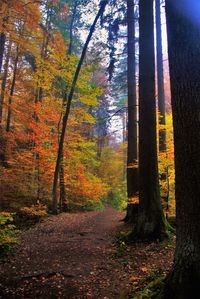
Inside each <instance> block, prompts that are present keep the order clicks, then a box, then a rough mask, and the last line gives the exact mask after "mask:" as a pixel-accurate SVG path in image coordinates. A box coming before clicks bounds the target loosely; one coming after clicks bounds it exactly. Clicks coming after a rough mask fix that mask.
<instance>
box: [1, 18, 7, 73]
mask: <svg viewBox="0 0 200 299" xmlns="http://www.w3.org/2000/svg"><path fill="white" fill-rule="evenodd" d="M8 18H9V17H8V16H6V17H4V18H3V20H2V29H3V30H2V32H1V33H0V74H1V69H2V65H3V57H4V51H5V43H6V34H5V32H4V31H5V25H6V23H7V22H8Z"/></svg>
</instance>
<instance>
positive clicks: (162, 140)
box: [156, 0, 166, 152]
mask: <svg viewBox="0 0 200 299" xmlns="http://www.w3.org/2000/svg"><path fill="white" fill-rule="evenodd" d="M156 46H157V84H158V110H159V113H160V115H159V124H160V125H161V126H164V125H165V124H166V122H165V90H164V74H163V51H162V30H161V11H160V0H156ZM159 150H160V151H161V152H165V151H166V130H165V128H162V127H161V128H160V129H159Z"/></svg>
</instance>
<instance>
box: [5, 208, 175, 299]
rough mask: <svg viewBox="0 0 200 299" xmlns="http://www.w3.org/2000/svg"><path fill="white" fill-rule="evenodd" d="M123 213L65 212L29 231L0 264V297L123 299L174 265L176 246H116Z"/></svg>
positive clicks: (119, 242) (155, 244)
mask: <svg viewBox="0 0 200 299" xmlns="http://www.w3.org/2000/svg"><path fill="white" fill-rule="evenodd" d="M123 217H124V214H123V213H121V212H118V211H116V210H114V209H113V208H111V207H106V209H105V210H103V211H92V212H81V213H70V214H68V213H63V214H60V215H59V216H52V217H50V218H48V219H47V220H45V221H44V222H43V223H41V224H39V225H36V226H35V227H34V228H31V229H29V230H27V231H25V232H24V233H23V234H22V236H21V242H20V245H19V246H17V248H16V249H15V252H14V253H12V254H10V255H8V257H7V258H6V259H5V260H4V261H2V262H1V264H0V298H3V299H4V298H9V299H12V298H20V299H23V298H26V299H30V298H40V299H43V298H47V299H51V298H52V299H59V298H60V299H61V298H66V299H87V298H88V299H89V298H92V299H119V298H120V299H124V298H131V296H130V293H132V294H133V293H134V292H135V291H136V290H137V289H138V288H139V286H140V285H141V282H142V281H144V280H148V278H149V277H152V276H153V275H154V273H156V272H159V271H161V272H162V273H163V272H166V271H168V269H169V268H170V266H171V263H172V257H173V245H169V244H168V243H161V244H159V243H157V242H155V243H151V244H142V243H139V244H132V245H129V246H126V245H125V243H124V242H123V241H119V239H118V242H117V241H116V240H117V238H116V236H117V235H120V234H121V233H122V232H123V233H124V232H126V231H127V230H128V229H130V228H128V227H127V226H126V225H124V224H123V222H120V220H121V219H122V218H123Z"/></svg>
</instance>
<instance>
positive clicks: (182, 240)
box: [160, 0, 200, 299]
mask: <svg viewBox="0 0 200 299" xmlns="http://www.w3.org/2000/svg"><path fill="white" fill-rule="evenodd" d="M199 13H200V4H199V1H198V0H179V1H174V0H166V18H167V33H168V47H169V49H168V52H169V67H170V81H171V94H172V113H173V123H174V145H175V194H176V212H177V215H176V227H177V228H176V234H177V242H176V250H175V257H174V264H173V267H172V270H171V272H170V274H169V276H168V279H167V283H166V287H165V290H164V291H165V292H164V294H162V295H161V296H160V298H166V299H167V298H170V299H177V298H179V299H188V298H198V297H199V282H200V229H199V228H200V217H199V215H200V202H199V194H200V155H199V152H200V134H199V132H200V114H199V111H200V110H199V109H200V95H199V90H200V72H199V65H200V22H199V21H200V19H199Z"/></svg>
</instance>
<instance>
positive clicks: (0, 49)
mask: <svg viewBox="0 0 200 299" xmlns="http://www.w3.org/2000/svg"><path fill="white" fill-rule="evenodd" d="M5 42H6V36H5V33H4V32H1V34H0V74H1V68H2V64H3V55H4V48H5Z"/></svg>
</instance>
